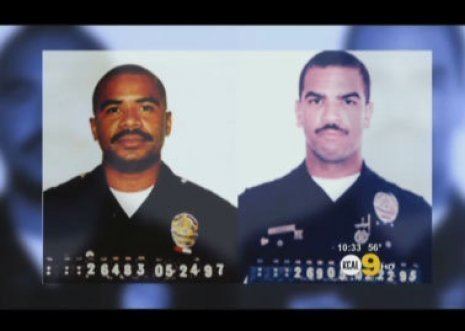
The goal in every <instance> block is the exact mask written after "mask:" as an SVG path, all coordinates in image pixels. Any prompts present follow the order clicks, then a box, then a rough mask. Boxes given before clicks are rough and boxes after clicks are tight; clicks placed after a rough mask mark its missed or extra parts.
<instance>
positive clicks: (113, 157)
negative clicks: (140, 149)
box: [103, 153, 160, 173]
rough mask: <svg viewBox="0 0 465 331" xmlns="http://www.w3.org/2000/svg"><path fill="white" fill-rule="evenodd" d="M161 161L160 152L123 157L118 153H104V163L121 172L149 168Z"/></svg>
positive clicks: (134, 171)
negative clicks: (136, 156) (139, 156)
mask: <svg viewBox="0 0 465 331" xmlns="http://www.w3.org/2000/svg"><path fill="white" fill-rule="evenodd" d="M159 161H160V154H150V155H147V156H145V157H142V158H134V157H121V156H119V155H117V154H113V153H110V154H104V156H103V163H104V164H108V165H110V166H112V167H113V168H115V169H117V170H118V171H121V172H127V173H137V172H142V171H144V170H147V169H148V168H150V167H152V166H154V165H155V164H156V163H158V162H159Z"/></svg>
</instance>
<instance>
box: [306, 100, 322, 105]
mask: <svg viewBox="0 0 465 331" xmlns="http://www.w3.org/2000/svg"><path fill="white" fill-rule="evenodd" d="M321 102H322V100H321V99H309V100H308V103H309V104H311V105H320V104H321Z"/></svg>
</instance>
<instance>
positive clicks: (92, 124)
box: [89, 117, 98, 140]
mask: <svg viewBox="0 0 465 331" xmlns="http://www.w3.org/2000/svg"><path fill="white" fill-rule="evenodd" d="M89 122H90V129H91V130H92V136H93V137H94V140H97V139H98V135H97V123H96V122H95V117H91V118H90V119H89Z"/></svg>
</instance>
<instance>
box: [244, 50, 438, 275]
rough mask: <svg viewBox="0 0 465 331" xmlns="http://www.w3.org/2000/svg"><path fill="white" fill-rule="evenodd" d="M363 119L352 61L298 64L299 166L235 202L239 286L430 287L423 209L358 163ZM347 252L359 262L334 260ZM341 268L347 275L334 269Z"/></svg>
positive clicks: (366, 104)
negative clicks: (420, 284)
mask: <svg viewBox="0 0 465 331" xmlns="http://www.w3.org/2000/svg"><path fill="white" fill-rule="evenodd" d="M372 114H373V103H372V102H371V100H370V75H369V72H368V70H367V68H366V67H365V65H364V64H363V63H362V62H361V61H360V60H359V59H357V58H356V57H355V56H354V55H352V54H350V53H347V52H345V51H324V52H321V53H319V54H317V55H315V56H314V57H313V58H312V59H310V60H309V61H308V62H307V64H306V65H305V67H304V68H303V69H302V71H301V75H300V81H299V100H297V102H296V117H297V124H298V126H299V127H300V128H302V129H303V131H304V135H305V141H306V159H305V161H304V162H302V163H301V164H300V165H299V166H298V167H297V168H296V169H294V170H293V171H292V172H291V173H289V174H287V175H286V176H284V177H282V178H279V179H277V180H275V181H272V182H269V183H265V184H262V185H259V186H257V187H254V188H251V189H247V190H246V191H245V192H244V193H242V194H241V196H240V197H239V220H240V240H241V243H240V247H241V257H242V260H241V262H242V275H243V276H244V279H245V280H246V282H248V283H253V282H302V281H312V282H327V281H329V282H335V281H338V280H340V281H343V280H344V281H347V280H349V281H366V280H371V281H373V279H374V278H376V281H378V282H383V283H384V282H393V283H404V282H411V283H417V282H429V281H430V280H431V275H430V268H431V266H430V264H431V262H430V259H431V247H430V246H431V207H430V206H429V205H428V203H427V202H426V201H425V200H424V199H423V198H422V197H420V196H418V195H416V194H414V193H411V192H408V191H406V190H404V189H402V188H400V187H398V186H397V185H395V184H394V183H391V182H388V181H387V180H385V179H384V178H382V177H380V176H379V175H377V174H376V173H375V172H374V171H372V170H371V169H370V168H369V167H368V165H367V164H366V163H365V162H364V160H363V157H362V136H363V131H364V130H365V129H367V128H368V127H369V126H370V120H371V117H372ZM370 253H371V254H375V255H366V254H370ZM347 255H356V256H357V257H358V259H359V260H358V261H357V260H356V259H355V262H353V261H354V259H353V257H351V259H352V260H351V261H352V262H350V263H348V264H347V263H346V264H343V263H341V260H342V259H343V258H344V257H345V256H347ZM364 256H365V258H364ZM351 263H353V265H352V266H354V265H355V264H356V267H354V270H355V271H357V270H358V272H357V273H356V275H357V276H355V273H354V274H352V275H351V274H350V273H351V272H350V270H345V271H343V270H341V269H343V267H342V266H343V265H344V266H345V267H347V268H349V267H350V266H351ZM380 263H382V264H385V265H390V267H392V269H393V270H384V269H381V268H380ZM394 265H395V266H394ZM393 266H394V267H393ZM345 267H344V268H345ZM362 267H363V269H364V270H363V272H362ZM370 268H371V269H370ZM370 270H371V272H370Z"/></svg>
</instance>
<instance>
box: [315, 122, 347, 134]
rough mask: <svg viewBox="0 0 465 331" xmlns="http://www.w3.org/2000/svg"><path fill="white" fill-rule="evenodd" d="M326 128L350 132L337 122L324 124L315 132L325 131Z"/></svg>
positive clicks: (345, 132)
mask: <svg viewBox="0 0 465 331" xmlns="http://www.w3.org/2000/svg"><path fill="white" fill-rule="evenodd" d="M324 130H338V131H341V132H342V133H344V134H348V133H349V130H346V129H344V128H341V127H340V126H339V125H337V124H335V123H329V124H326V125H325V126H323V127H321V128H318V129H316V130H315V133H317V134H318V133H320V132H323V131H324Z"/></svg>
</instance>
